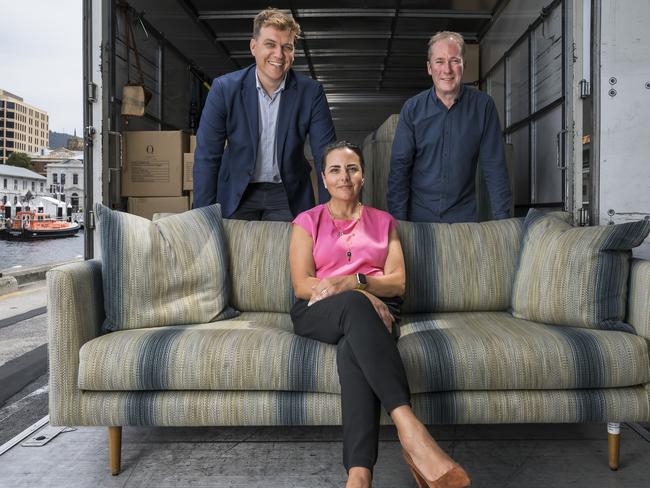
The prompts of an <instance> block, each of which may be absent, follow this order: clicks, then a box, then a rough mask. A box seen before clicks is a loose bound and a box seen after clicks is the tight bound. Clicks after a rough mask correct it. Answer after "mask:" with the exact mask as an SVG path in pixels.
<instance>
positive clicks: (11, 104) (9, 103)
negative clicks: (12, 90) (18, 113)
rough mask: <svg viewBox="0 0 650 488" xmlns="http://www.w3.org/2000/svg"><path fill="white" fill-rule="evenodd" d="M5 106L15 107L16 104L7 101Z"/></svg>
mask: <svg viewBox="0 0 650 488" xmlns="http://www.w3.org/2000/svg"><path fill="white" fill-rule="evenodd" d="M7 108H12V109H15V108H16V104H15V103H14V102H7Z"/></svg>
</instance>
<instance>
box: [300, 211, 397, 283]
mask: <svg viewBox="0 0 650 488" xmlns="http://www.w3.org/2000/svg"><path fill="white" fill-rule="evenodd" d="M293 223H294V224H296V225H299V226H300V227H302V228H303V229H305V231H307V233H308V234H309V235H310V236H311V237H312V239H313V241H314V248H313V256H314V265H315V267H316V278H319V279H322V278H327V277H330V276H340V275H351V274H354V273H364V274H367V275H371V276H372V275H383V274H384V265H385V264H386V257H387V256H388V236H389V234H390V232H391V230H392V229H393V228H394V227H395V225H396V221H395V219H394V218H393V217H392V216H391V215H390V214H389V213H387V212H384V211H382V210H378V209H376V208H372V207H366V206H364V207H363V209H362V212H361V218H360V219H359V221H356V220H336V221H333V220H332V217H331V216H330V214H329V212H328V210H327V206H325V205H324V204H321V205H317V206H315V207H314V208H312V209H310V210H307V211H305V212H302V213H301V214H299V215H298V216H297V217H296V218H295V219H294V221H293Z"/></svg>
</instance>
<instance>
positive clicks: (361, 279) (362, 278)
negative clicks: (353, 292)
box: [357, 273, 368, 289]
mask: <svg viewBox="0 0 650 488" xmlns="http://www.w3.org/2000/svg"><path fill="white" fill-rule="evenodd" d="M366 286H368V281H367V280H366V275H364V274H363V273H357V287H358V288H361V289H363V288H365V287H366Z"/></svg>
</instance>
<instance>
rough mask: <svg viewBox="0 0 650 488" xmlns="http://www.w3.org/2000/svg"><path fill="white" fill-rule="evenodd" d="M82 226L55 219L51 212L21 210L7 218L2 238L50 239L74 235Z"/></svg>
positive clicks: (1, 233) (2, 230) (0, 234)
mask: <svg viewBox="0 0 650 488" xmlns="http://www.w3.org/2000/svg"><path fill="white" fill-rule="evenodd" d="M80 228H81V226H80V225H79V224H78V223H77V222H68V221H66V220H60V219H54V218H52V217H50V215H49V214H45V213H38V212H35V211H30V210H27V211H20V212H17V213H16V216H15V217H14V218H13V219H5V227H4V228H3V229H1V230H0V238H2V239H11V240H31V239H48V238H53V237H70V236H74V235H75V234H76V233H77V232H79V229H80Z"/></svg>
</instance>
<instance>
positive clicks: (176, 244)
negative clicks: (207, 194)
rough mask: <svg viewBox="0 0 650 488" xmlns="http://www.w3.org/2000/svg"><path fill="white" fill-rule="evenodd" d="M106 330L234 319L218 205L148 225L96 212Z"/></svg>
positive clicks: (121, 215)
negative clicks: (230, 304) (99, 240)
mask: <svg viewBox="0 0 650 488" xmlns="http://www.w3.org/2000/svg"><path fill="white" fill-rule="evenodd" d="M95 213H96V215H97V216H98V218H99V233H100V239H101V249H102V279H103V288H104V309H105V312H106V319H105V321H104V325H103V328H104V330H105V331H115V330H125V329H140V328H147V327H161V326H166V325H180V324H193V323H202V322H212V321H215V320H221V319H224V318H229V317H233V316H234V315H235V314H236V312H234V311H233V310H231V309H230V308H229V307H228V301H229V298H230V290H229V286H228V285H229V280H228V259H227V255H226V244H225V237H224V231H223V225H222V221H221V210H220V208H219V206H218V205H212V206H210V207H204V208H199V209H195V210H190V211H189V212H184V213H181V214H175V215H171V216H169V217H165V218H161V219H159V220H156V221H155V222H152V221H150V220H148V219H145V218H142V217H138V216H136V215H130V214H127V213H123V212H118V211H115V210H111V209H109V208H108V207H105V206H103V205H101V204H99V203H98V204H97V205H95Z"/></svg>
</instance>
